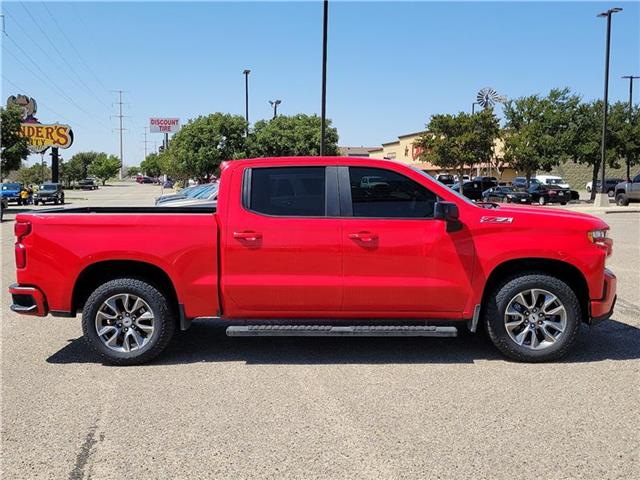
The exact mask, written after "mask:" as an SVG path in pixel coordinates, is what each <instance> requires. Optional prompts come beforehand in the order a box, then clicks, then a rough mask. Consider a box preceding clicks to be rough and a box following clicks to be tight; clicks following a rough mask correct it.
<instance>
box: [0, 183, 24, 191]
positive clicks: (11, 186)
mask: <svg viewBox="0 0 640 480" xmlns="http://www.w3.org/2000/svg"><path fill="white" fill-rule="evenodd" d="M21 187H22V185H20V184H19V183H3V184H2V190H20V188H21Z"/></svg>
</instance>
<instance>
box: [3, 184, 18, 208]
mask: <svg viewBox="0 0 640 480" xmlns="http://www.w3.org/2000/svg"><path fill="white" fill-rule="evenodd" d="M22 188H23V186H22V184H21V183H17V182H8V183H3V184H2V198H4V199H5V200H6V201H7V203H9V202H16V203H17V204H18V205H20V204H22V200H21V199H20V192H21V191H22Z"/></svg>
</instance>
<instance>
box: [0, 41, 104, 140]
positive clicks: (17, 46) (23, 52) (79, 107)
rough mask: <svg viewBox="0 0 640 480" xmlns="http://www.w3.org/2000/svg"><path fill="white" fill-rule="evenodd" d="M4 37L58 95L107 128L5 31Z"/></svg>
mask: <svg viewBox="0 0 640 480" xmlns="http://www.w3.org/2000/svg"><path fill="white" fill-rule="evenodd" d="M5 37H6V38H8V39H9V41H11V43H13V45H15V47H16V48H17V49H18V50H20V52H21V53H22V55H24V56H25V57H26V58H27V59H28V60H29V61H30V62H31V63H32V64H33V65H34V66H35V67H36V69H37V70H38V71H39V72H40V73H41V74H42V75H43V76H44V78H46V79H47V80H48V81H49V83H50V84H51V85H53V87H54V88H55V89H56V90H58V92H59V93H60V95H62V96H63V97H64V98H65V99H67V100H68V101H69V102H70V103H71V104H72V105H73V106H75V107H76V108H77V109H78V110H80V111H81V112H82V113H84V114H85V115H87V116H88V117H90V118H91V119H92V120H93V121H95V122H96V123H97V124H98V125H101V126H102V127H103V128H106V129H107V130H109V127H108V126H107V125H106V124H104V123H102V121H100V120H98V119H97V118H95V117H94V116H93V114H91V113H90V112H88V111H87V110H85V109H84V108H83V107H81V106H80V105H78V104H77V102H76V101H75V100H74V99H73V98H71V97H70V96H69V95H67V94H66V92H65V91H64V90H63V89H62V88H60V86H59V85H58V84H57V83H55V82H54V81H53V80H52V79H51V78H49V76H48V74H47V73H46V72H45V71H44V70H42V67H40V65H39V64H38V62H36V61H35V60H34V59H33V58H32V57H31V55H29V54H28V53H27V52H25V50H24V49H23V48H22V47H21V46H20V44H19V43H18V42H16V41H15V40H14V39H13V37H11V36H10V35H9V34H8V33H6V32H5Z"/></svg>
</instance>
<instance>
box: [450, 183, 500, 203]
mask: <svg viewBox="0 0 640 480" xmlns="http://www.w3.org/2000/svg"><path fill="white" fill-rule="evenodd" d="M497 185H498V182H497V181H494V180H490V179H488V178H487V179H484V180H467V181H466V182H464V183H463V184H462V194H463V195H464V196H465V197H467V198H470V199H471V200H482V192H484V191H485V190H487V189H489V188H492V187H495V186H497ZM451 188H452V189H453V190H454V191H456V192H460V183H456V184H454V185H453V186H452V187H451Z"/></svg>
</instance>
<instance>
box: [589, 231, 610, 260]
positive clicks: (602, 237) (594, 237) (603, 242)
mask: <svg viewBox="0 0 640 480" xmlns="http://www.w3.org/2000/svg"><path fill="white" fill-rule="evenodd" d="M607 233H608V230H607V229H604V228H603V229H600V230H591V231H590V232H587V238H588V239H589V241H590V242H591V243H593V244H594V245H597V246H598V247H600V248H602V249H604V250H605V252H606V254H607V257H608V256H609V255H611V252H612V251H613V240H612V239H611V238H608V237H607Z"/></svg>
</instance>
